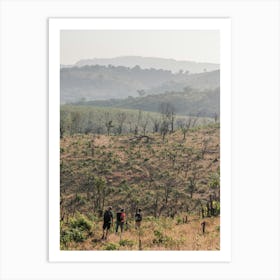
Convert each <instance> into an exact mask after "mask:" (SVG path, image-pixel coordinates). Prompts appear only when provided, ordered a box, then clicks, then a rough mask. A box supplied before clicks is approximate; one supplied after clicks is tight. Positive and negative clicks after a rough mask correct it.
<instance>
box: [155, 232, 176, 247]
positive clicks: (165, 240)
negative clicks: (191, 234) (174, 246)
mask: <svg viewBox="0 0 280 280" xmlns="http://www.w3.org/2000/svg"><path fill="white" fill-rule="evenodd" d="M154 235H155V238H154V239H153V243H154V244H158V245H159V244H163V245H169V244H170V243H172V241H173V240H172V238H171V237H169V236H166V235H164V234H163V233H162V232H161V231H159V230H155V231H154Z"/></svg>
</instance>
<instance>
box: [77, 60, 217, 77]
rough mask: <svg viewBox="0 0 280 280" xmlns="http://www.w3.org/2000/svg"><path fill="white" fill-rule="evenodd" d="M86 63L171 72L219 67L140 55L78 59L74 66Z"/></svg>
mask: <svg viewBox="0 0 280 280" xmlns="http://www.w3.org/2000/svg"><path fill="white" fill-rule="evenodd" d="M86 65H103V66H108V65H113V66H125V67H129V68H133V67H134V66H136V65H138V66H139V67H141V68H142V69H150V68H154V69H163V70H170V71H172V72H173V73H176V72H179V71H181V70H182V71H184V72H185V71H188V72H190V73H201V72H204V71H214V70H218V69H220V65H219V64H216V63H207V62H205V63H204V62H194V61H185V60H175V59H168V58H159V57H142V56H120V57H114V58H93V59H82V60H79V61H78V62H77V63H75V64H74V66H77V67H83V66H86Z"/></svg>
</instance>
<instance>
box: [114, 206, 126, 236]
mask: <svg viewBox="0 0 280 280" xmlns="http://www.w3.org/2000/svg"><path fill="white" fill-rule="evenodd" d="M125 218H126V215H125V212H124V209H121V211H120V212H118V213H117V223H116V233H117V232H118V230H119V227H120V228H121V232H123V226H124V223H125Z"/></svg>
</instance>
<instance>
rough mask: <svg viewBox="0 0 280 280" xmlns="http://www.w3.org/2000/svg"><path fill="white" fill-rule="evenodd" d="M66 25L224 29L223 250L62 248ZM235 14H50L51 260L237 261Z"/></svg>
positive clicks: (69, 27)
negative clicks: (233, 213)
mask: <svg viewBox="0 0 280 280" xmlns="http://www.w3.org/2000/svg"><path fill="white" fill-rule="evenodd" d="M60 30H219V31H220V49H221V51H220V53H221V57H220V58H221V59H220V66H221V101H220V102H221V246H220V248H221V249H220V251H141V252H138V251H129V252H127V251H113V252H112V251H110V252H109V251H108V252H107V251H60V249H59V248H60V246H59V236H60V234H59V211H60V209H59V185H60V182H59V150H60V149H59V143H60V142H59V112H60V105H59V104H60V86H59V85H60V83H59V77H60ZM230 31H231V20H230V19H229V18H215V19H214V18H213V19H194V18H188V19H187V18H95V19H56V18H55V19H54V18H52V19H49V261H52V262H89V261H92V262H105V261H106V262H108V261H116V260H122V261H123V262H139V261H141V262H155V261H156V262H206V261H207V262H229V261H231V195H230V194H231V187H230V186H231V83H230V82H231V69H230V68H231V36H230V33H231V32H230Z"/></svg>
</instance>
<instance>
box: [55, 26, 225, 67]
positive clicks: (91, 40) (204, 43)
mask: <svg viewBox="0 0 280 280" xmlns="http://www.w3.org/2000/svg"><path fill="white" fill-rule="evenodd" d="M60 35H61V37H60V43H61V45H60V64H63V65H72V64H75V63H77V62H78V61H80V60H83V59H110V58H116V57H123V56H138V57H151V58H165V59H174V60H177V61H193V62H199V63H215V64H220V38H219V31H215V30H211V31H209V30H198V31H197V30H195V31H194V30H188V31H185V30H182V31H181V30H180V31H178V30H168V31H163V30H158V31H142V30H136V31H123V30H121V31H120V30H112V31H111V30H98V31H96V30H94V31H92V30H63V31H61V33H60Z"/></svg>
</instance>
